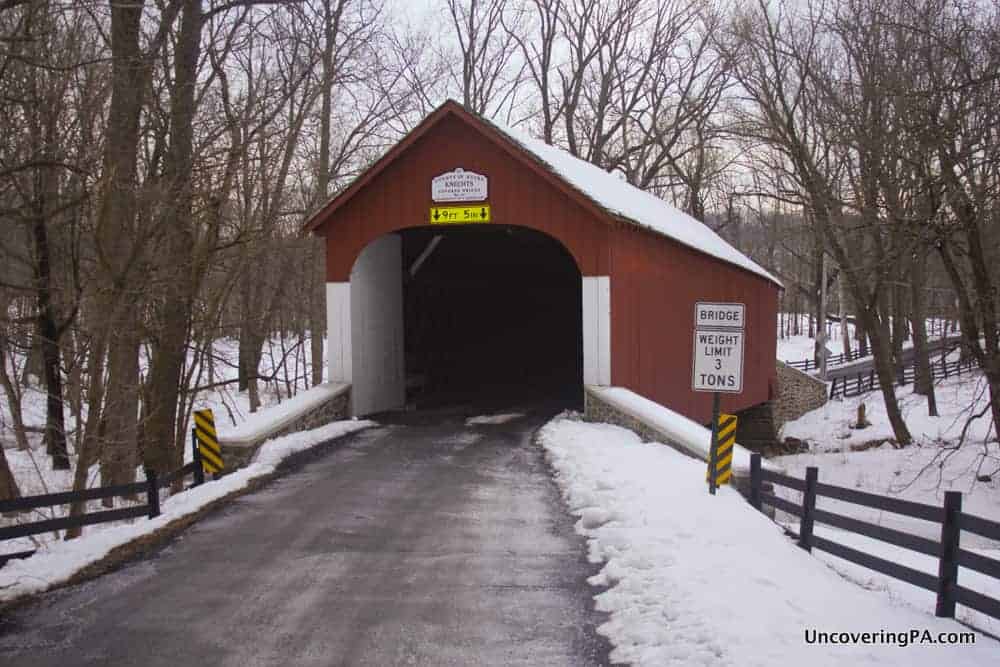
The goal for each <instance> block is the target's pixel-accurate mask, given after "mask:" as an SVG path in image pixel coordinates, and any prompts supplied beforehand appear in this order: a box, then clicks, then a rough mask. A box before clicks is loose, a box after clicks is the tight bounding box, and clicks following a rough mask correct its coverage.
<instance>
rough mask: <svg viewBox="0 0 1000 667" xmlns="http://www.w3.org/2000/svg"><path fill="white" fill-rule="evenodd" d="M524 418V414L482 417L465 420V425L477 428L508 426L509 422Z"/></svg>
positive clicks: (510, 413)
mask: <svg viewBox="0 0 1000 667" xmlns="http://www.w3.org/2000/svg"><path fill="white" fill-rule="evenodd" d="M523 416H524V413H523V412H509V413H506V414H499V415H480V416H478V417H469V418H468V419H466V420H465V425H466V426H475V425H477V424H506V423H507V422H511V421H514V420H515V419H520V418H521V417H523Z"/></svg>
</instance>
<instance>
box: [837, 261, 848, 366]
mask: <svg viewBox="0 0 1000 667" xmlns="http://www.w3.org/2000/svg"><path fill="white" fill-rule="evenodd" d="M837 305H838V306H839V308H840V313H839V314H840V342H841V345H842V346H843V348H844V360H845V361H850V360H851V332H850V329H849V327H848V325H847V287H846V285H844V270H843V269H841V270H840V274H839V275H838V276H837Z"/></svg>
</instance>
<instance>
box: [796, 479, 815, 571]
mask: <svg viewBox="0 0 1000 667" xmlns="http://www.w3.org/2000/svg"><path fill="white" fill-rule="evenodd" d="M818 480H819V468H817V467H816V466H809V467H808V468H806V488H805V491H803V493H802V521H800V522H799V546H800V547H802V548H803V549H805V550H806V551H812V536H813V512H814V511H815V510H816V482H817V481H818Z"/></svg>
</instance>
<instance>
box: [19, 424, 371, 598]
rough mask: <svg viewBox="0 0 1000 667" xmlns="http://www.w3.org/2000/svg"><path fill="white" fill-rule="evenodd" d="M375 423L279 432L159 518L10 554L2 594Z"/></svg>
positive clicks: (93, 557) (74, 568)
mask: <svg viewBox="0 0 1000 667" xmlns="http://www.w3.org/2000/svg"><path fill="white" fill-rule="evenodd" d="M372 425H373V422H370V421H361V420H347V421H339V422H333V423H332V424H327V425H326V426H322V427H320V428H317V429H314V430H311V431H304V432H300V433H293V434H291V435H286V436H283V437H280V438H275V439H274V440H270V441H268V442H267V443H265V444H264V445H263V446H262V447H261V449H260V450H259V451H258V453H257V456H256V457H255V458H254V462H253V463H251V464H250V465H249V466H247V467H245V468H241V469H240V470H237V471H236V472H234V473H232V474H229V475H226V476H225V477H223V478H221V479H219V480H216V481H209V482H206V483H205V484H203V485H201V486H199V487H196V488H192V489H188V490H187V491H184V492H182V493H178V494H176V495H174V496H171V497H169V498H167V499H165V500H164V501H163V502H162V504H161V512H162V514H161V515H160V516H158V517H157V518H155V519H138V520H136V521H134V522H132V523H127V524H119V525H110V524H104V525H102V526H95V527H93V529H91V530H90V531H88V532H87V533H86V534H85V535H84V536H83V537H81V538H79V539H76V540H72V541H69V542H60V541H49V542H47V543H46V544H45V545H44V546H43V547H42V548H41V549H40V550H39V551H38V553H36V554H35V555H34V556H32V557H31V558H28V559H25V560H12V561H10V562H9V563H7V565H5V566H4V567H2V568H0V600H11V599H14V598H17V597H20V596H22V595H28V594H32V593H38V592H41V591H45V590H47V589H48V588H50V587H51V586H54V585H58V584H60V583H62V582H65V581H66V580H68V579H69V578H70V577H72V576H73V575H74V574H75V573H76V572H79V571H80V570H82V569H83V568H84V567H86V566H87V565H89V564H91V563H94V562H96V561H98V560H100V559H101V558H104V557H105V556H106V555H107V554H108V553H109V552H110V551H111V550H112V549H114V548H115V547H119V546H121V545H123V544H127V543H128V542H131V541H132V540H135V539H136V538H139V537H142V536H143V535H149V534H152V533H154V532H155V531H157V530H159V529H161V528H163V527H164V526H166V525H167V524H169V523H171V522H172V521H175V520H177V519H180V518H182V517H184V516H187V515H189V514H193V513H195V512H197V511H198V510H200V509H201V508H202V507H204V506H205V505H208V504H209V503H211V502H212V501H214V500H217V499H219V498H222V497H224V496H226V495H228V494H230V493H233V492H234V491H238V490H240V489H243V488H245V487H246V486H247V485H248V484H249V483H250V482H251V481H252V480H254V479H256V478H260V477H265V476H267V475H269V474H271V473H273V472H274V470H275V469H276V468H277V467H278V464H279V463H281V462H282V461H283V460H284V459H286V458H288V457H289V456H291V455H293V454H295V453H297V452H301V451H304V450H306V449H310V448H312V447H315V446H316V445H319V444H322V443H324V442H327V441H329V440H332V439H333V438H338V437H341V436H343V435H347V434H348V433H352V432H354V431H358V430H360V429H363V428H368V427H369V426H372Z"/></svg>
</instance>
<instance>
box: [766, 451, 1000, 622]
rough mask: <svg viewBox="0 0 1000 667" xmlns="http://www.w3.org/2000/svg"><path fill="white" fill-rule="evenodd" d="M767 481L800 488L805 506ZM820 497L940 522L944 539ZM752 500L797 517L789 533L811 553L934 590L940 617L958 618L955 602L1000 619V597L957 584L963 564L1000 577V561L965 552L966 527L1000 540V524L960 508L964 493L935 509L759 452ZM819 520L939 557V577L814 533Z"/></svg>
mask: <svg viewBox="0 0 1000 667" xmlns="http://www.w3.org/2000/svg"><path fill="white" fill-rule="evenodd" d="M765 482H769V483H771V484H776V485H778V486H782V487H785V488H789V489H794V490H796V491H799V492H801V493H802V504H801V505H797V504H795V503H793V502H791V501H789V500H786V499H784V498H781V497H779V496H778V495H776V494H773V493H769V492H766V491H765V490H764V483H765ZM772 488H773V487H772ZM817 497H824V498H832V499H834V500H838V501H841V502H845V503H851V504H855V505H863V506H865V507H872V508H875V509H878V510H883V511H886V512H892V513H895V514H901V515H903V516H907V517H910V518H914V519H922V520H924V521H930V522H932V523H936V524H939V525H940V526H941V539H940V540H932V539H928V538H926V537H921V536H919V535H913V534H911V533H906V532H903V531H900V530H895V529H892V528H886V527H885V526H879V525H876V524H873V523H868V522H867V521H861V520H859V519H854V518H851V517H848V516H844V515H842V514H836V513H833V512H828V511H825V510H819V509H816V498H817ZM750 504H751V505H753V506H754V508H756V509H757V510H758V511H763V510H762V507H763V505H770V506H771V507H774V508H775V509H779V510H781V511H783V512H787V513H788V514H791V515H792V516H796V517H798V518H799V532H798V534H796V533H794V532H792V531H791V530H788V532H789V533H790V534H791V535H792V536H793V537H795V538H796V539H797V540H798V544H799V546H800V547H802V548H803V549H805V550H806V551H812V549H813V548H816V549H819V550H821V551H825V552H827V553H829V554H832V555H834V556H836V557H838V558H842V559H844V560H847V561H850V562H852V563H855V564H857V565H861V566H862V567H866V568H868V569H871V570H875V571H876V572H881V573H882V574H885V575H888V576H890V577H893V578H895V579H899V580H901V581H905V582H907V583H909V584H913V585H914V586H919V587H920V588H924V589H926V590H929V591H931V592H932V593H936V594H937V607H936V609H935V615H937V616H939V617H945V618H954V617H955V604H956V603H958V604H962V605H964V606H966V607H969V608H971V609H975V610H976V611H979V612H982V613H983V614H986V615H987V616H990V617H992V618H995V619H998V620H1000V600H996V599H994V598H991V597H988V596H986V595H983V594H982V593H979V592H977V591H974V590H971V589H969V588H964V587H962V586H960V585H959V584H958V574H959V572H958V568H959V566H962V567H966V568H969V569H970V570H975V571H976V572H979V573H981V574H985V575H986V576H988V577H992V578H994V579H1000V561H998V560H993V559H992V558H987V557H985V556H982V555H980V554H977V553H974V552H972V551H967V550H965V549H962V548H961V546H960V544H961V533H962V531H968V532H970V533H973V534H975V535H978V536H980V537H985V538H987V539H991V540H1000V523H998V522H996V521H991V520H989V519H984V518H982V517H978V516H975V515H972V514H966V513H964V512H962V494H961V493H960V492H958V491H947V492H946V493H945V499H944V506H943V507H937V506H935V505H927V504H924V503H915V502H912V501H909V500H901V499H899V498H889V497H887V496H880V495H877V494H874V493H867V492H865V491H858V490H856V489H848V488H844V487H840V486H833V485H831V484H822V483H820V482H819V469H818V468H816V467H813V466H810V467H808V468H806V477H805V479H797V478H795V477H789V476H787V475H782V474H780V473H777V472H774V471H772V470H767V469H765V468H763V467H762V466H761V457H760V454H753V455H751V457H750ZM816 522H819V523H822V524H826V525H829V526H834V527H836V528H841V529H843V530H846V531H848V532H852V533H856V534H859V535H864V536H865V537H869V538H872V539H875V540H880V541H882V542H887V543H889V544H892V545H895V546H897V547H902V548H904V549H909V550H911V551H915V552H917V553H921V554H924V555H927V556H932V557H935V558H937V559H938V575H937V576H934V575H932V574H928V573H926V572H921V571H920V570H916V569H914V568H911V567H907V566H905V565H900V564H899V563H894V562H892V561H888V560H886V559H884V558H880V557H878V556H873V555H871V554H867V553H864V552H863V551H859V550H857V549H853V548H851V547H847V546H844V545H842V544H838V543H836V542H833V541H831V540H828V539H825V538H822V537H819V536H817V535H814V534H813V526H814V524H815V523H816ZM786 530H787V529H786Z"/></svg>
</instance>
